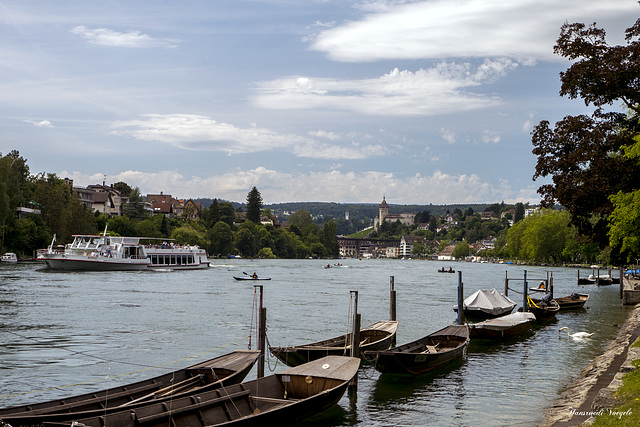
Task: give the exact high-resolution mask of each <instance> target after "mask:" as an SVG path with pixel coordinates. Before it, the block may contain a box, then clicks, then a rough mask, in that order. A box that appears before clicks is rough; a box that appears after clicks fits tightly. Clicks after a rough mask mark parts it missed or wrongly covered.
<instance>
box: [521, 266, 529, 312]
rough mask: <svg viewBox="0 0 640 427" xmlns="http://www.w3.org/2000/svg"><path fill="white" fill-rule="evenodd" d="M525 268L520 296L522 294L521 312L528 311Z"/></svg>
mask: <svg viewBox="0 0 640 427" xmlns="http://www.w3.org/2000/svg"><path fill="white" fill-rule="evenodd" d="M527 290H528V288H527V270H525V271H524V290H523V291H522V296H523V300H522V311H523V312H527V311H529V309H528V305H527Z"/></svg>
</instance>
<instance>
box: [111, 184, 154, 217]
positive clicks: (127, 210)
mask: <svg viewBox="0 0 640 427" xmlns="http://www.w3.org/2000/svg"><path fill="white" fill-rule="evenodd" d="M114 187H115V186H114ZM128 197H129V199H128V200H127V202H126V203H125V204H124V207H123V211H124V214H125V215H126V216H128V217H129V218H133V219H142V218H144V217H146V216H147V211H146V210H145V209H144V204H145V199H144V197H142V194H140V189H139V188H138V187H135V188H134V189H132V190H130V191H129V196H128Z"/></svg>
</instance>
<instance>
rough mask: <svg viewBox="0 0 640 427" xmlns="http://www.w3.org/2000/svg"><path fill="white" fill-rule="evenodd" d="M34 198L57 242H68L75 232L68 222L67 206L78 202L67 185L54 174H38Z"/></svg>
mask: <svg viewBox="0 0 640 427" xmlns="http://www.w3.org/2000/svg"><path fill="white" fill-rule="evenodd" d="M34 199H35V201H36V202H37V203H38V204H39V205H40V210H41V213H40V214H41V217H42V220H43V221H44V223H45V224H46V226H47V228H48V229H49V231H50V232H51V234H55V235H56V236H57V239H58V241H59V242H70V241H71V235H72V234H73V233H75V230H73V224H70V222H69V219H70V215H69V206H71V205H72V204H80V200H78V198H77V197H73V196H72V195H71V190H70V188H69V186H68V185H67V184H66V183H65V182H64V181H63V180H61V179H60V178H58V177H57V176H56V175H55V174H48V175H46V176H43V175H40V176H38V177H37V178H36V180H35V192H34Z"/></svg>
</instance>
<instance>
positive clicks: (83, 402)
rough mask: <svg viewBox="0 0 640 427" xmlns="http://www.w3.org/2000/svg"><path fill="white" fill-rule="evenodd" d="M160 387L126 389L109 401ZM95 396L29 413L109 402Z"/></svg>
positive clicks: (68, 410) (111, 395)
mask: <svg viewBox="0 0 640 427" xmlns="http://www.w3.org/2000/svg"><path fill="white" fill-rule="evenodd" d="M160 385H161V384H160V383H157V382H153V383H150V384H146V385H143V386H140V387H135V388H124V389H123V390H122V391H119V392H112V393H109V395H108V400H111V401H113V400H115V399H117V398H120V397H123V396H129V395H132V394H134V393H135V394H139V393H144V392H146V391H149V390H156V389H157V388H158V387H159V386H160ZM94 396H95V397H93V398H91V399H82V400H78V401H75V402H65V401H64V400H61V401H60V402H61V403H60V405H56V406H49V407H46V408H43V409H34V410H33V411H29V413H30V414H34V415H36V414H47V413H50V412H51V410H52V409H55V411H56V412H73V409H75V408H78V407H83V406H86V405H92V404H98V405H100V407H101V408H104V407H105V403H106V402H107V396H98V395H94Z"/></svg>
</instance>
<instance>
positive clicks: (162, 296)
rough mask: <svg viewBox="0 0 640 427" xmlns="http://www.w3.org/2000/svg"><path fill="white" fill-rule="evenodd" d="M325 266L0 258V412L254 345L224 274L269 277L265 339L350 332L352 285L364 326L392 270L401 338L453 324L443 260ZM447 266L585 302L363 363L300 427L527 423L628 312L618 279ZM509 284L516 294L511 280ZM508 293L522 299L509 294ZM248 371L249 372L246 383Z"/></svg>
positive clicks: (467, 288)
mask: <svg viewBox="0 0 640 427" xmlns="http://www.w3.org/2000/svg"><path fill="white" fill-rule="evenodd" d="M327 262H328V261H323V260H268V261H267V260H259V261H252V260H239V259H238V260H218V261H214V264H213V267H212V268H210V269H208V270H205V271H191V272H185V271H182V272H171V271H164V272H162V271H160V272H157V271H156V272H111V273H99V272H97V273H96V272H78V273H75V272H73V273H71V272H66V273H60V272H52V271H50V270H46V269H44V268H43V266H42V265H41V264H37V263H24V264H23V263H20V264H17V265H7V264H0V375H1V376H2V381H0V407H5V406H13V405H18V404H23V403H29V402H35V401H40V400H48V399H52V398H55V397H64V396H68V395H75V394H80V393H84V392H87V391H91V390H99V389H103V388H107V387H113V386H116V385H119V384H124V383H129V382H133V381H136V380H139V379H144V378H148V377H151V376H155V375H159V374H161V373H163V372H164V371H166V370H168V369H178V368H181V367H184V366H188V365H191V364H195V363H197V362H198V361H201V360H205V359H209V358H212V357H215V356H218V355H221V354H225V353H228V352H230V351H232V350H235V349H246V348H247V346H248V344H249V341H250V340H251V342H252V345H253V348H255V343H256V337H255V332H254V333H251V325H252V323H253V324H254V325H255V315H253V316H252V313H255V308H254V307H255V305H254V304H255V303H254V300H255V294H256V292H255V288H254V284H256V283H257V282H247V281H243V282H239V281H235V280H234V279H233V276H240V275H243V273H249V274H251V273H252V272H254V271H255V272H257V273H258V275H260V276H263V277H271V278H272V280H271V281H263V282H259V283H260V284H262V285H263V286H264V306H265V307H266V308H267V328H268V330H267V339H268V341H269V343H270V344H271V345H274V346H283V345H294V344H303V343H305V342H310V341H318V340H321V339H325V338H329V337H333V336H336V335H339V334H342V333H345V332H347V330H348V329H349V318H350V303H351V296H350V291H358V293H359V299H358V311H359V312H360V313H361V315H362V324H363V326H364V325H368V324H371V323H374V322H376V321H378V320H383V319H388V318H389V282H390V276H393V277H394V282H395V289H396V291H397V318H398V319H397V320H398V321H399V329H398V336H397V342H398V344H403V343H405V342H409V341H413V340H415V339H417V338H420V337H422V336H424V335H427V334H429V333H431V332H434V331H435V330H437V329H440V328H442V327H444V326H446V325H448V324H451V323H452V322H454V321H455V313H454V312H453V310H452V307H453V305H454V304H456V298H457V284H458V275H457V274H438V273H437V272H436V270H437V269H438V268H440V267H442V266H445V267H447V268H448V267H449V264H443V263H442V262H435V261H400V260H361V261H359V260H341V261H340V262H341V263H342V264H343V265H344V266H343V267H334V268H330V269H325V268H324V266H325V265H326V264H327ZM334 263H335V261H334V262H331V264H334ZM451 265H452V266H453V268H455V269H456V270H460V271H462V274H463V275H462V279H463V282H464V293H465V296H468V295H470V294H471V293H473V292H474V291H476V290H478V289H488V288H493V287H495V288H497V289H498V290H500V291H503V289H504V278H505V274H506V275H508V277H509V278H513V279H521V278H523V276H524V271H525V269H526V270H527V276H528V278H529V279H530V280H531V282H530V285H531V286H534V285H535V284H536V283H538V281H539V280H540V279H544V278H546V277H547V274H548V272H550V273H552V274H553V278H554V283H555V294H556V296H565V295H569V294H570V293H571V292H575V291H581V292H586V293H589V294H590V296H591V297H590V299H589V301H588V303H587V308H586V309H584V310H581V311H577V312H568V313H561V314H559V315H558V316H557V320H556V321H554V322H553V323H549V324H545V325H542V326H538V327H536V328H535V330H534V332H533V333H532V334H530V335H528V336H526V337H524V338H521V339H520V340H516V341H514V342H511V343H507V344H496V345H491V346H486V345H478V344H477V343H472V344H471V346H470V348H469V353H468V355H467V358H466V360H464V361H462V362H460V363H457V364H455V365H453V366H449V367H447V368H445V369H441V370H439V371H436V372H433V373H431V374H427V375H423V376H420V377H417V378H413V377H407V376H395V375H380V374H379V373H378V372H377V371H375V370H374V369H373V368H372V367H370V366H365V367H364V368H363V369H361V370H360V372H359V385H358V390H357V393H351V394H350V395H349V396H347V395H345V397H344V398H343V399H342V400H341V401H340V404H339V405H338V406H337V407H335V408H333V409H330V410H328V411H326V412H325V413H324V414H322V415H320V416H316V417H313V418H312V419H310V420H308V421H307V422H305V423H304V425H318V426H334V425H335V426H340V425H343V426H350V425H363V426H370V425H371V426H397V425H407V426H418V425H455V426H496V425H504V426H507V425H509V426H513V425H526V426H528V425H536V424H538V423H540V422H541V421H542V420H543V415H544V411H545V410H546V408H548V407H549V406H551V405H552V404H553V403H554V402H555V400H556V399H557V398H558V395H559V393H560V392H561V391H562V389H563V387H565V386H566V385H568V384H569V383H570V382H571V381H573V380H574V379H575V378H576V377H577V376H578V375H579V373H580V371H581V370H582V369H583V368H584V367H585V366H586V365H587V364H588V363H589V362H590V361H591V360H593V359H594V358H595V357H596V356H598V355H599V354H601V353H602V352H603V351H604V350H605V349H606V347H607V345H608V341H609V339H610V338H611V337H613V336H615V334H616V333H617V332H618V330H619V329H620V325H622V324H623V323H624V321H625V319H626V318H627V316H628V315H629V314H630V312H631V308H628V307H623V306H621V304H620V300H619V297H618V292H619V291H618V286H617V285H614V286H608V287H596V286H580V287H578V286H577V284H576V282H577V274H578V273H577V270H575V269H568V268H544V267H524V266H515V265H504V264H468V263H453V264H451ZM588 273H589V271H582V272H581V275H582V276H584V275H587V274H588ZM536 279H537V281H536ZM510 288H512V289H514V290H516V291H519V292H521V291H522V282H512V283H511V284H510ZM510 297H511V298H512V299H513V300H514V301H516V302H517V303H518V305H521V304H522V295H521V294H520V293H515V292H510ZM562 326H568V327H569V328H570V329H571V330H572V331H588V332H595V335H594V336H593V337H592V339H589V340H586V341H583V342H577V341H570V340H567V338H566V336H565V337H564V338H562V337H560V336H559V334H558V329H559V328H560V327H562ZM249 337H251V338H249ZM191 356H194V357H191ZM189 357H191V358H189ZM187 358H188V359H187ZM173 361H175V363H173V364H170V365H166V364H167V363H168V362H173ZM160 365H164V366H163V367H159V366H160ZM152 367H155V368H152ZM283 369H286V366H284V365H282V363H278V362H277V360H276V359H275V358H273V357H270V358H269V359H268V360H267V365H266V369H265V370H266V371H267V375H268V374H270V373H271V371H280V370H283ZM255 375H256V374H255V369H254V371H253V372H252V373H251V374H250V375H249V377H248V378H247V379H253V378H255Z"/></svg>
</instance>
